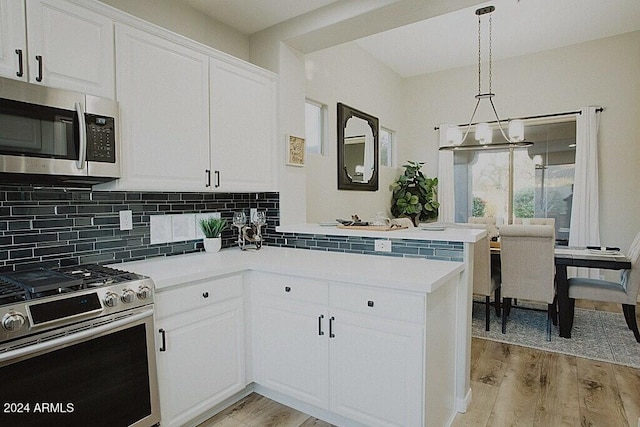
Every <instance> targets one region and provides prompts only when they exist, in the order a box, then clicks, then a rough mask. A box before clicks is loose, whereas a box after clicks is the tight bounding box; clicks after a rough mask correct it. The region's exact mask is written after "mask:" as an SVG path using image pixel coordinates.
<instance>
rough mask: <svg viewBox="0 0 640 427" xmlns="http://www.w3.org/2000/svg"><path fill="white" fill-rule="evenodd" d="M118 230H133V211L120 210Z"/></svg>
mask: <svg viewBox="0 0 640 427" xmlns="http://www.w3.org/2000/svg"><path fill="white" fill-rule="evenodd" d="M120 230H133V212H131V211H128V210H127V211H120Z"/></svg>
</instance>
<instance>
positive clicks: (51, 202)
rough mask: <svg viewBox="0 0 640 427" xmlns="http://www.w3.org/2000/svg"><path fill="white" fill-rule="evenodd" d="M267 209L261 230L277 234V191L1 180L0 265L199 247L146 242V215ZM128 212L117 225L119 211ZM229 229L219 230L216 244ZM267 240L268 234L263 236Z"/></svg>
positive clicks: (230, 238)
mask: <svg viewBox="0 0 640 427" xmlns="http://www.w3.org/2000/svg"><path fill="white" fill-rule="evenodd" d="M249 208H258V209H260V210H265V209H266V210H267V215H268V224H267V229H266V230H265V234H266V235H271V234H276V233H275V227H276V226H277V225H278V222H279V218H280V212H279V195H278V193H181V192H148V191H145V192H135V191H92V190H89V189H63V188H48V187H45V188H40V187H31V186H26V185H25V186H18V185H16V186H14V185H0V271H2V272H7V271H12V270H22V269H29V268H36V267H39V266H57V265H71V264H77V263H101V264H107V263H114V262H124V261H133V260H141V259H145V258H150V257H154V256H168V255H176V254H183V253H189V252H199V251H202V250H203V249H202V241H201V240H200V239H198V240H191V241H184V242H172V243H164V244H156V245H151V244H150V234H149V233H150V228H149V221H150V220H149V218H150V216H151V215H167V214H183V213H202V212H220V213H221V214H222V217H223V218H227V219H228V220H229V225H231V218H232V216H233V212H234V211H236V210H239V209H245V210H246V211H247V212H246V214H247V215H249V212H248V209H249ZM121 210H131V211H133V230H127V231H121V230H120V219H119V211H121ZM236 233H237V232H236V229H235V228H233V227H229V228H228V229H227V230H226V231H224V232H223V247H229V246H232V245H234V244H235V239H236V238H237V234H236ZM270 240H273V239H270Z"/></svg>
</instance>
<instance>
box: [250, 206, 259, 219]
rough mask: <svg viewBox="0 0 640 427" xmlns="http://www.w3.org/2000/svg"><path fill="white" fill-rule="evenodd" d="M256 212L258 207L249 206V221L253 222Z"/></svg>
mask: <svg viewBox="0 0 640 427" xmlns="http://www.w3.org/2000/svg"><path fill="white" fill-rule="evenodd" d="M257 214H258V208H251V213H250V214H249V220H250V221H251V222H255V220H256V215H257Z"/></svg>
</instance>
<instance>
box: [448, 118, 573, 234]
mask: <svg viewBox="0 0 640 427" xmlns="http://www.w3.org/2000/svg"><path fill="white" fill-rule="evenodd" d="M563 120H564V121H562V122H554V123H539V124H527V125H526V128H525V137H526V140H527V141H531V142H533V145H532V146H531V147H527V148H517V149H515V150H514V156H513V171H514V172H513V173H514V176H513V178H514V192H513V200H509V197H508V191H509V185H508V182H509V166H510V165H509V163H510V161H509V151H508V150H507V149H505V150H495V151H494V150H486V151H483V150H476V151H457V152H455V153H454V179H455V201H456V219H455V220H456V222H467V220H468V218H469V217H470V216H493V217H496V218H497V219H498V222H500V221H501V220H502V221H504V222H505V223H506V222H507V215H508V214H507V213H508V212H509V204H511V207H512V211H513V216H514V217H516V218H555V219H556V236H557V238H558V240H566V239H568V238H569V227H570V225H571V202H572V197H573V182H574V171H575V146H576V122H575V119H574V118H571V119H566V118H565V119H563ZM493 137H494V139H493V140H494V141H497V140H499V139H500V136H499V131H498V130H495V129H494V135H493Z"/></svg>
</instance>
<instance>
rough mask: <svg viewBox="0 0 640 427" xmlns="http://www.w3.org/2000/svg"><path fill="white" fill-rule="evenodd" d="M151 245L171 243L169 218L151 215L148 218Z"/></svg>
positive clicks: (168, 216)
mask: <svg viewBox="0 0 640 427" xmlns="http://www.w3.org/2000/svg"><path fill="white" fill-rule="evenodd" d="M149 227H150V229H151V230H150V232H151V244H152V245H153V244H158V243H168V242H170V241H171V216H170V215H151V216H150V217H149Z"/></svg>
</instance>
